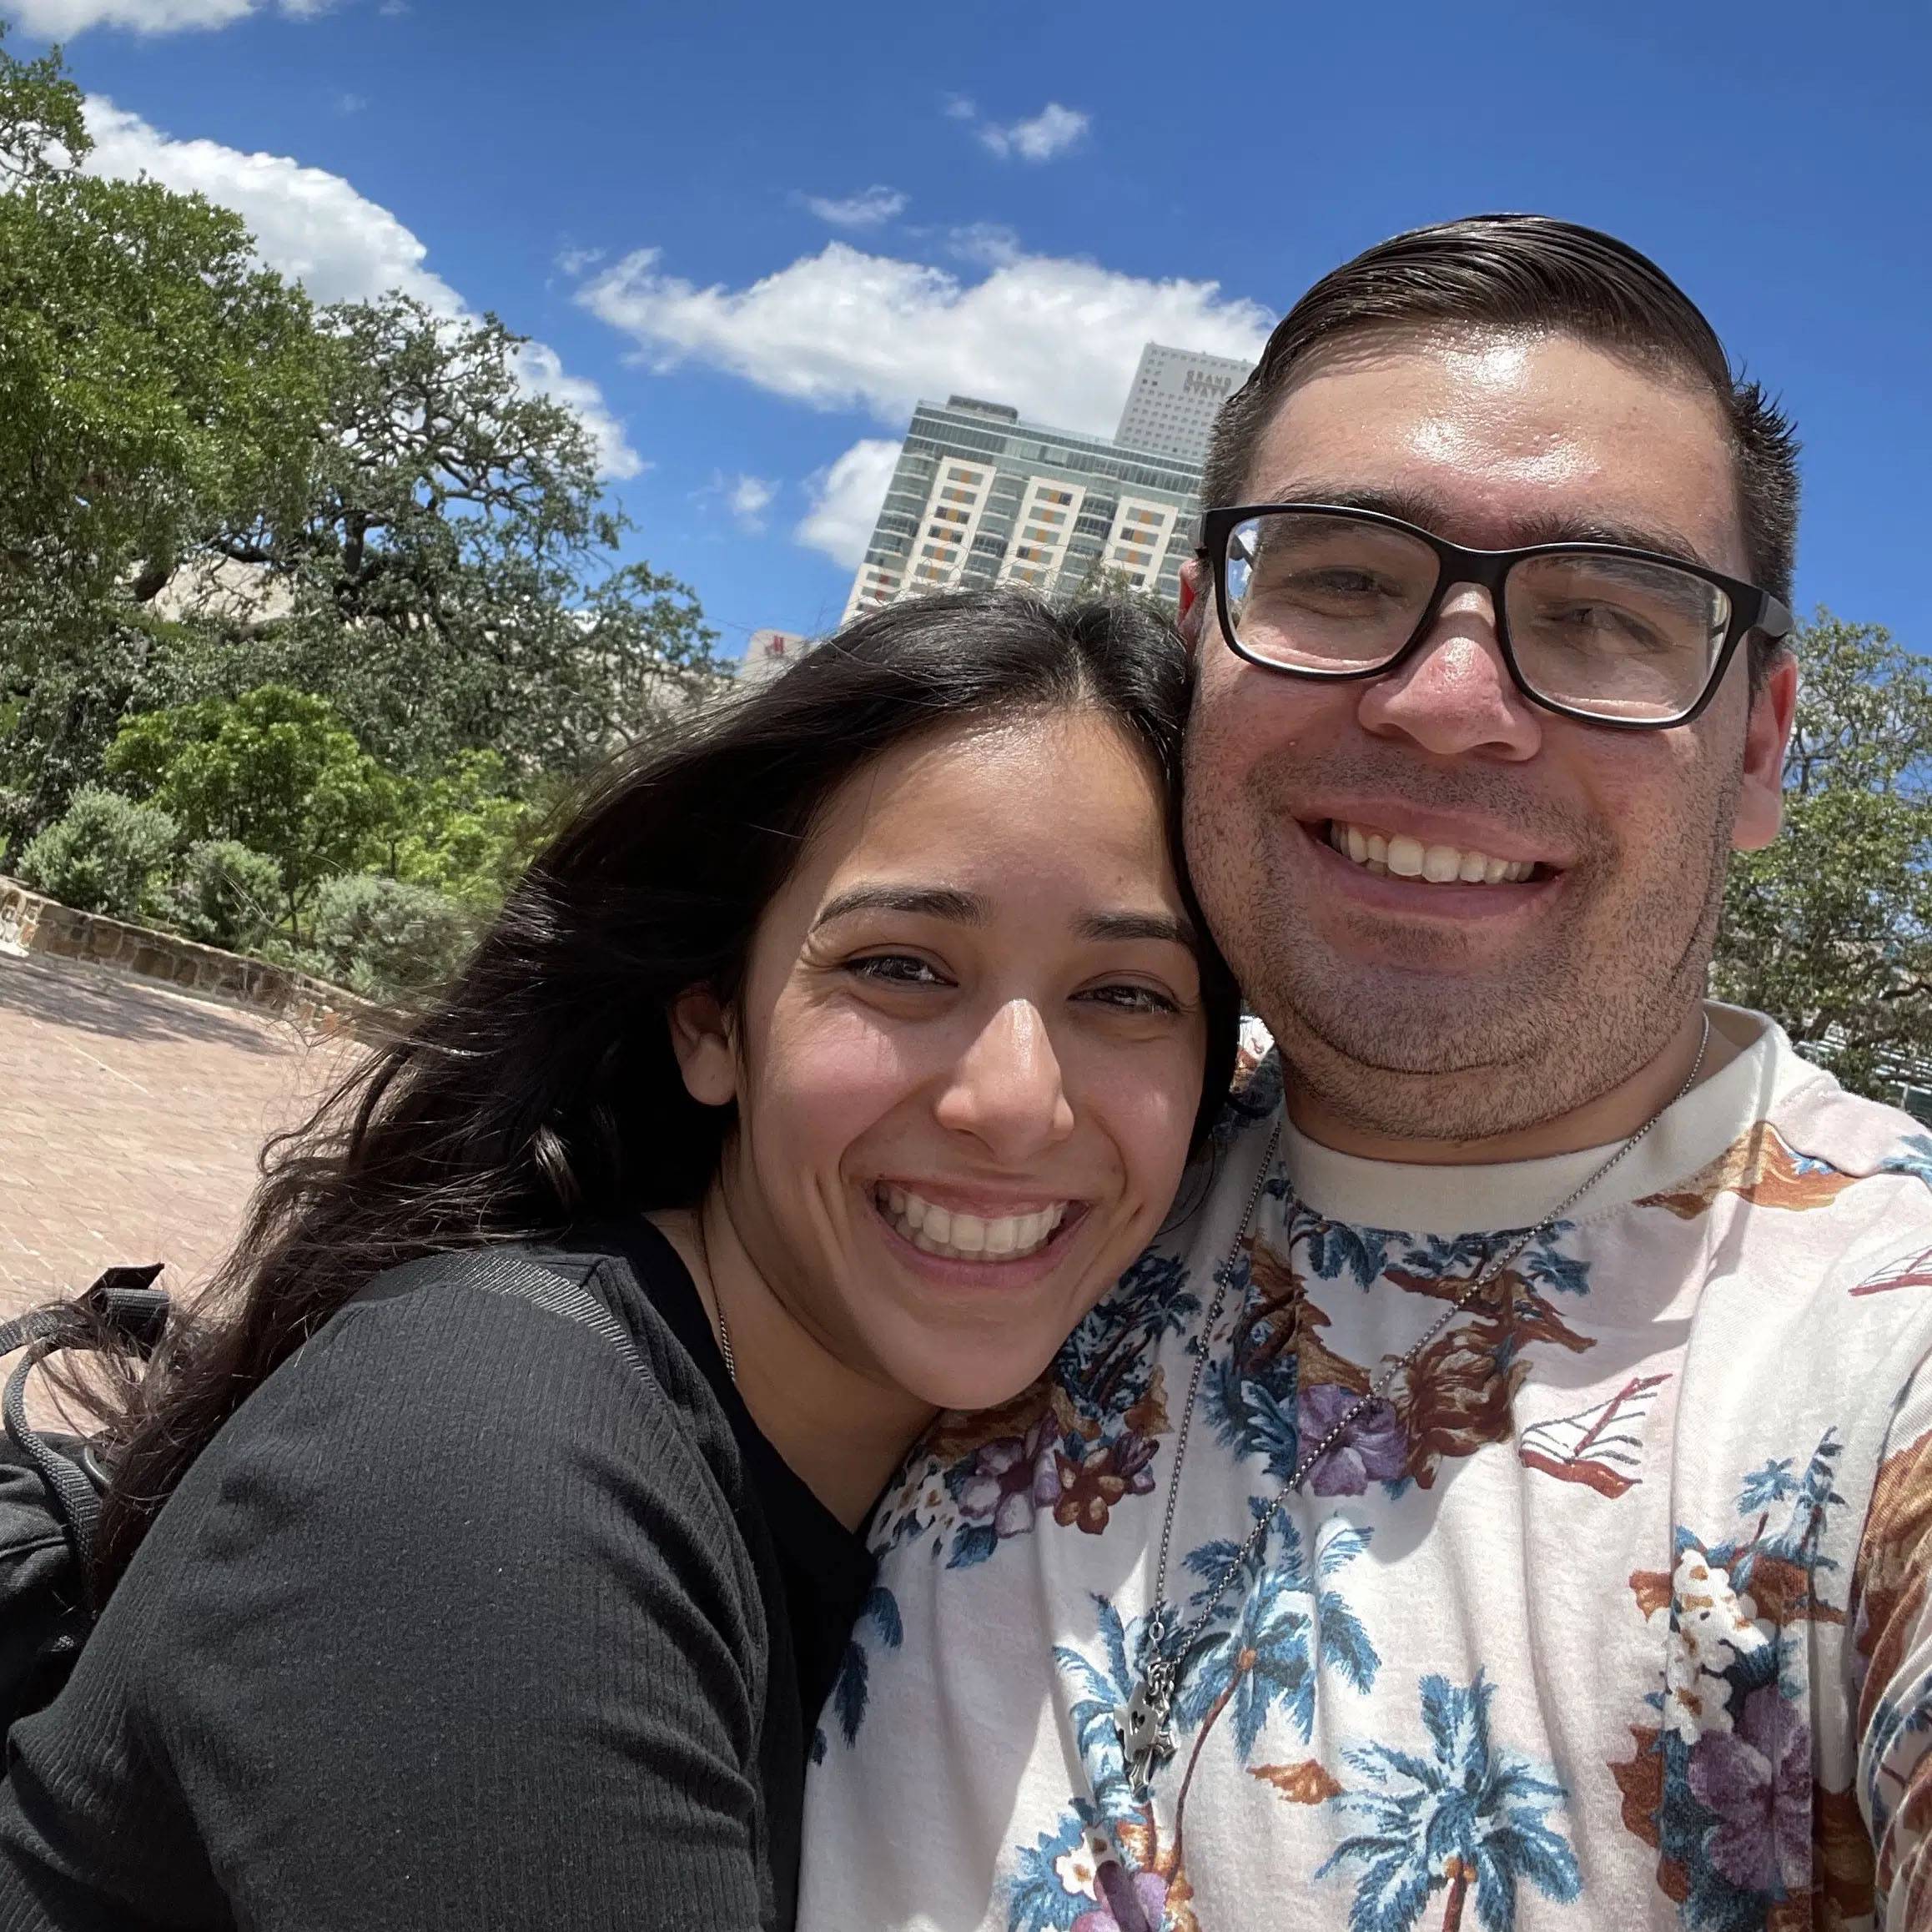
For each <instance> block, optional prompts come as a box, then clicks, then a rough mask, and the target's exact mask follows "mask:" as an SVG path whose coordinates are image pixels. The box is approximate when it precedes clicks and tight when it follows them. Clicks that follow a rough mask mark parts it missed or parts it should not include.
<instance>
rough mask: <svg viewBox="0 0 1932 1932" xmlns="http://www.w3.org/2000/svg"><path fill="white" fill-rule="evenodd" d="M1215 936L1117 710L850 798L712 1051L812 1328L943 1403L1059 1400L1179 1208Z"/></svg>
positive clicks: (758, 1242) (756, 958)
mask: <svg viewBox="0 0 1932 1932" xmlns="http://www.w3.org/2000/svg"><path fill="white" fill-rule="evenodd" d="M1191 940H1192V931H1191V928H1190V923H1189V919H1188V915H1187V913H1185V911H1184V909H1183V907H1182V902H1181V897H1180V888H1179V885H1178V883H1177V881H1176V879H1175V873H1174V868H1173V865H1172V863H1171V862H1170V858H1169V853H1168V843H1167V838H1166V835H1165V828H1164V822H1163V802H1162V798H1161V794H1160V786H1159V783H1158V782H1157V780H1156V778H1155V775H1154V773H1153V772H1152V770H1151V768H1150V764H1149V762H1148V761H1147V759H1146V758H1145V756H1144V755H1143V754H1142V753H1141V752H1140V751H1139V750H1138V749H1137V748H1136V747H1135V746H1134V745H1133V744H1132V743H1131V742H1130V741H1129V740H1128V739H1127V738H1126V737H1124V735H1123V734H1122V732H1121V731H1120V730H1119V727H1116V726H1115V725H1114V724H1113V723H1111V722H1108V721H1107V720H1105V719H1104V718H1102V717H1098V716H1096V715H1094V714H1092V713H1089V712H1054V713H1047V714H1044V715H1040V716H1037V717H1029V718H1026V719H1024V720H1021V721H1019V722H1003V723H999V724H993V725H988V724H976V725H973V726H970V727H958V728H955V729H951V730H947V731H944V732H938V733H936V734H934V735H933V736H931V737H924V738H922V739H920V740H918V741H917V742H913V743H911V744H908V745H905V746H903V747H899V748H898V749H897V750H895V751H893V752H888V753H887V754H885V755H884V756H883V757H881V758H879V759H878V761H877V762H874V763H873V764H872V765H869V766H868V767H866V768H865V769H864V770H863V772H860V773H858V775H857V776H856V777H853V778H852V779H851V780H849V781H848V782H847V783H846V785H845V786H844V787H843V788H842V789H841V790H840V791H838V792H836V793H835V794H834V795H833V797H832V798H831V800H830V801H829V802H828V807H827V808H826V810H825V812H824V813H823V815H822V816H821V818H820V819H819V821H818V825H817V827H816V828H815V829H814V831H813V835H812V837H811V838H810V839H809V840H808V842H807V844H806V847H805V848H804V851H803V853H802V855H801V858H800V862H799V864H798V866H797V869H796V871H795V872H794V873H793V874H792V877H791V878H790V879H789V880H788V881H787V883H786V885H785V887H784V888H783V889H782V891H781V892H780V893H778V895H777V898H775V899H774V900H773V901H772V904H771V905H770V906H769V907H768V908H767V911H766V913H765V916H764V918H763V920H762V923H760V925H759V927H758V929H757V935H756V938H755V939H754V942H753V945H752V953H751V958H750V962H749V971H748V973H747V979H746V984H745V987H744V990H743V995H742V1000H741V1002H740V1004H739V1005H738V1007H737V1010H736V1011H735V1012H734V1013H733V1014H731V1015H730V1016H729V1018H728V1019H727V1021H726V1023H725V1034H726V1036H727V1037H728V1043H729V1044H724V1043H723V1041H722V1040H721V1041H720V1042H718V1043H717V1044H714V1045H713V1046H712V1048H711V1049H710V1051H711V1052H712V1062H711V1067H712V1075H713V1076H714V1078H715V1079H718V1080H722V1079H727V1078H728V1079H729V1081H730V1094H731V1097H732V1098H734V1099H736V1101H737V1107H738V1123H737V1132H736V1134H735V1135H734V1136H733V1140H732V1145H731V1147H730V1148H729V1150H727V1155H726V1158H725V1163H724V1167H723V1170H722V1175H721V1179H720V1186H721V1188H722V1190H723V1195H724V1205H725V1207H726V1210H727V1212H728V1213H729V1215H730V1217H731V1220H732V1225H733V1227H734V1229H735V1230H736V1231H737V1235H738V1237H739V1239H740V1240H742V1243H743V1245H744V1246H745V1249H746V1250H747V1255H748V1256H749V1258H750V1259H751V1260H752V1263H753V1264H754V1265H755V1266H756V1268H757V1271H758V1273H759V1274H760V1275H761V1276H762V1279H763V1280H764V1281H765V1282H766V1283H767V1285H768V1286H769V1287H770V1288H771V1290H772V1292H773V1293H774V1294H775V1295H777V1296H778V1297H779V1299H780V1300H781V1301H782V1302H783V1303H784V1304H785V1306H786V1307H787V1311H789V1313H790V1314H791V1315H792V1317H793V1319H794V1320H796V1321H798V1322H799V1323H800V1324H801V1325H802V1326H803V1327H805V1329H806V1330H807V1331H808V1332H809V1333H811V1334H812V1335H813V1336H814V1337H815V1338H816V1339H817V1340H818V1341H820V1342H821V1343H823V1346H825V1347H826V1348H827V1349H828V1351H830V1352H831V1353H832V1354H833V1355H834V1356H836V1357H838V1359H839V1360H840V1361H843V1362H844V1363H845V1364H846V1365H847V1366H848V1367H850V1368H852V1369H854V1370H856V1371H858V1372H860V1373H861V1374H863V1375H864V1376H867V1377H868V1379H870V1380H873V1381H877V1382H878V1383H880V1384H881V1385H882V1386H886V1387H888V1388H891V1389H894V1390H897V1391H901V1392H903V1393H904V1394H907V1395H910V1396H914V1397H916V1398H917V1399H918V1400H919V1401H923V1402H926V1403H929V1404H931V1405H933V1406H936V1407H940V1408H980V1407H984V1406H988V1405H989V1404H992V1403H994V1402H999V1401H1004V1400H1005V1399H1006V1398H1007V1397H1009V1396H1012V1395H1014V1394H1015V1393H1017V1392H1018V1391H1019V1390H1020V1389H1022V1388H1024V1386H1026V1385H1027V1384H1028V1383H1029V1382H1030V1381H1033V1380H1034V1377H1035V1376H1038V1375H1039V1373H1040V1372H1041V1371H1043V1370H1044V1368H1045V1366H1046V1365H1047V1363H1048V1362H1049V1361H1050V1360H1051V1359H1052V1356H1053V1355H1054V1351H1055V1350H1056V1349H1057V1348H1058V1347H1059V1344H1060V1342H1061V1341H1062V1340H1063V1339H1064V1336H1066V1334H1067V1332H1068V1331H1069V1330H1070V1329H1071V1328H1072V1327H1073V1326H1074V1325H1075V1323H1077V1322H1078V1321H1079V1319H1080V1317H1081V1316H1083V1315H1084V1314H1085V1313H1086V1311H1087V1310H1088V1309H1089V1308H1090V1307H1091V1306H1093V1304H1094V1301H1097V1300H1098V1299H1099V1296H1100V1295H1101V1294H1102V1292H1103V1291H1104V1290H1105V1289H1106V1288H1107V1286H1108V1285H1109V1283H1111V1282H1112V1280H1114V1277H1115V1276H1116V1275H1119V1273H1120V1271H1121V1270H1122V1269H1124V1267H1125V1266H1126V1265H1127V1264H1128V1263H1129V1262H1130V1260H1133V1258H1134V1256H1135V1255H1136V1254H1137V1253H1138V1252H1139V1251H1140V1249H1141V1248H1142V1247H1143V1246H1144V1245H1145V1243H1146V1242H1147V1240H1148V1239H1149V1238H1150V1236H1151V1235H1153V1234H1154V1232H1155V1230H1156V1229H1157V1228H1158V1227H1159V1226H1160V1223H1161V1221H1162V1220H1163V1218H1164V1217H1165V1215H1166V1213H1167V1210H1168V1208H1169V1206H1170V1203H1171V1201H1172V1200H1173V1196H1174V1193H1175V1187H1176V1185H1177V1184H1178V1182H1179V1180H1180V1173H1181V1170H1182V1167H1183V1165H1184V1164H1185V1159H1186V1154H1187V1145H1188V1140H1189V1135H1190V1132H1191V1130H1192V1127H1193V1124H1194V1119H1195V1109H1196V1108H1197V1106H1198V1105H1199V1103H1200V1089H1201V1077H1202V1068H1203V1064H1204V1059H1205V1048H1206V1024H1205V1018H1204V1015H1203V1012H1202V1008H1201V1000H1200V974H1199V972H1198V970H1197V969H1196V966H1195V957H1194V953H1193V951H1192V947H1191ZM700 1051H701V1049H695V1048H694V1047H693V1046H692V1043H691V1038H690V1035H689V1034H688V1030H687V1034H686V1037H685V1039H684V1041H683V1044H682V1046H681V1052H682V1054H683V1057H684V1059H685V1064H686V1069H687V1079H689V1080H690V1081H691V1082H692V1090H693V1092H694V1093H697V1094H698V1097H699V1098H701V1099H715V1098H718V1097H721V1096H720V1095H719V1094H718V1093H717V1091H716V1090H715V1089H706V1087H705V1081H704V1077H703V1073H702V1068H701V1067H700V1066H699V1065H698V1064H697V1061H696V1059H694V1054H699V1053H700ZM727 1061H728V1063H729V1066H730V1072H729V1074H728V1075H727V1074H724V1072H723V1070H722V1069H723V1068H724V1065H725V1064H726V1062H727Z"/></svg>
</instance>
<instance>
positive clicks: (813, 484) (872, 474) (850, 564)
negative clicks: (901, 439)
mask: <svg viewBox="0 0 1932 1932" xmlns="http://www.w3.org/2000/svg"><path fill="white" fill-rule="evenodd" d="M898 460H899V445H898V444H897V443H893V442H888V441H886V440H884V439H883V437H876V436H868V438H867V439H866V440H864V441H863V442H859V443H854V444H853V445H852V447H851V448H850V449H849V450H847V451H846V452H845V454H844V455H843V456H841V457H840V458H839V459H838V461H837V462H835V463H833V464H832V465H829V466H828V467H827V468H825V469H823V470H819V471H818V474H817V475H814V476H812V477H810V478H808V480H807V482H806V486H805V487H806V489H807V490H808V491H809V492H810V494H811V497H812V507H811V509H810V510H809V511H807V512H806V514H805V516H804V518H803V519H802V521H801V522H800V523H799V525H798V527H797V529H796V530H794V531H792V536H794V537H796V538H797V541H799V542H800V543H802V544H804V545H806V546H808V548H809V549H812V550H816V551H823V553H824V554H825V555H826V556H828V557H830V558H831V559H832V561H833V562H834V563H837V564H843V565H844V566H845V567H846V569H848V570H857V569H858V566H859V564H860V561H862V560H863V557H864V556H865V546H866V545H867V543H868V541H870V539H871V536H872V528H873V524H875V523H876V522H878V511H879V506H880V505H881V504H882V503H883V502H884V501H885V493H886V486H887V485H888V483H889V482H891V480H892V475H893V465H894V464H896V463H897V462H898Z"/></svg>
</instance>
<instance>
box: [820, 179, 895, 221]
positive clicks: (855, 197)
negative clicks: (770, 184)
mask: <svg viewBox="0 0 1932 1932" xmlns="http://www.w3.org/2000/svg"><path fill="white" fill-rule="evenodd" d="M805 205H806V206H807V207H808V209H811V210H812V212H813V214H815V215H817V216H818V219H820V220H821V221H828V222H830V223H831V224H832V225H833V227H834V228H877V227H878V225H879V224H880V223H881V222H885V221H890V220H891V219H893V216H894V215H895V214H902V213H903V211H904V209H905V205H906V197H905V196H904V195H903V194H901V193H900V192H899V190H898V189H896V188H887V187H884V186H883V185H882V184H879V183H877V182H874V183H873V185H872V186H871V187H870V188H867V189H861V190H860V191H859V193H858V194H848V195H847V196H845V197H844V199H843V200H833V199H830V198H829V197H828V196H826V195H823V194H808V195H807V196H806V197H805Z"/></svg>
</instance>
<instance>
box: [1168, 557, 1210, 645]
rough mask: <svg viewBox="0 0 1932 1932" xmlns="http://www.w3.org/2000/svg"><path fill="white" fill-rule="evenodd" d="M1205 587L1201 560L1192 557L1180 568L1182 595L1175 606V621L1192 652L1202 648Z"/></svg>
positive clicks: (1205, 604)
mask: <svg viewBox="0 0 1932 1932" xmlns="http://www.w3.org/2000/svg"><path fill="white" fill-rule="evenodd" d="M1203 587H1204V586H1203V585H1202V582H1201V565H1200V558H1199V557H1197V556H1190V558H1189V559H1188V560H1187V561H1186V562H1185V563H1184V564H1183V565H1182V566H1180V596H1179V598H1178V599H1177V601H1176V602H1175V622H1176V624H1177V625H1178V626H1179V627H1180V634H1181V636H1183V637H1185V639H1186V640H1187V647H1188V649H1189V650H1190V651H1198V650H1199V649H1200V627H1201V621H1202V620H1203V619H1204V618H1205V616H1206V615H1207V600H1206V598H1205V596H1204V595H1203Z"/></svg>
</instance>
